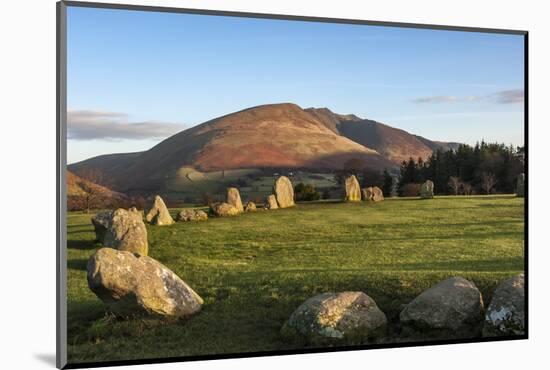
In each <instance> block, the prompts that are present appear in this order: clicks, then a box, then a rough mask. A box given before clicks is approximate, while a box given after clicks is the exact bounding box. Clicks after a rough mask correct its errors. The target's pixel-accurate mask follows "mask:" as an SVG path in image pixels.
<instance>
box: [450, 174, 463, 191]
mask: <svg viewBox="0 0 550 370" xmlns="http://www.w3.org/2000/svg"><path fill="white" fill-rule="evenodd" d="M460 183H461V182H460V179H459V178H458V177H456V176H451V177H449V182H448V183H447V186H449V187H450V188H451V190H452V191H453V193H454V195H458V189H459V188H460Z"/></svg>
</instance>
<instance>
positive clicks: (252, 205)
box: [244, 202, 257, 212]
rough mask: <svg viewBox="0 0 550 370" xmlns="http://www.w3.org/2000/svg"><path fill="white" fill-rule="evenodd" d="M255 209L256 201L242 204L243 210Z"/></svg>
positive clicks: (250, 210)
mask: <svg viewBox="0 0 550 370" xmlns="http://www.w3.org/2000/svg"><path fill="white" fill-rule="evenodd" d="M256 209H257V208H256V203H254V202H248V203H246V205H245V206H244V211H245V212H254V211H255V210H256Z"/></svg>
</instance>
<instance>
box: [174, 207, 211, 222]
mask: <svg viewBox="0 0 550 370" xmlns="http://www.w3.org/2000/svg"><path fill="white" fill-rule="evenodd" d="M206 220H208V214H207V213H206V212H204V211H202V210H200V209H184V210H183V211H180V212H179V213H178V214H177V216H176V221H181V222H188V221H206Z"/></svg>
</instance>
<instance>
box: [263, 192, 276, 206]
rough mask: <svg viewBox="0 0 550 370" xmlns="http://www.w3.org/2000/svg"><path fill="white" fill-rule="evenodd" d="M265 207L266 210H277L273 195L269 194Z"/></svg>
mask: <svg viewBox="0 0 550 370" xmlns="http://www.w3.org/2000/svg"><path fill="white" fill-rule="evenodd" d="M265 206H266V208H267V209H277V208H279V205H278V204H277V198H276V197H275V195H273V194H271V195H270V196H268V197H267V199H266V202H265Z"/></svg>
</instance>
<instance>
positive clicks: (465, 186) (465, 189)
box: [460, 182, 472, 195]
mask: <svg viewBox="0 0 550 370" xmlns="http://www.w3.org/2000/svg"><path fill="white" fill-rule="evenodd" d="M460 189H461V190H462V194H464V195H472V185H471V184H470V183H467V182H462V183H461V184H460Z"/></svg>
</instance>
